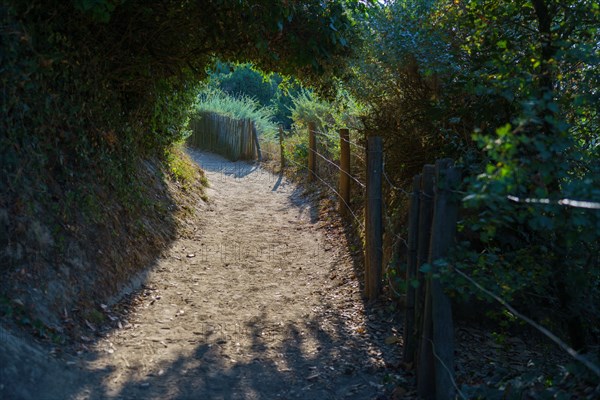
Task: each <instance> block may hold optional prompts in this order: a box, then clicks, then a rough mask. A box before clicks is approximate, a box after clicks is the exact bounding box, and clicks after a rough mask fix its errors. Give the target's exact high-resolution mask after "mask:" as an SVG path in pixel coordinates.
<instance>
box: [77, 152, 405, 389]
mask: <svg viewBox="0 0 600 400" xmlns="http://www.w3.org/2000/svg"><path fill="white" fill-rule="evenodd" d="M190 153H191V155H192V156H193V158H194V159H195V160H196V161H197V162H198V163H199V164H200V166H201V167H202V168H203V169H204V170H205V171H206V173H207V176H208V178H209V181H210V184H211V188H210V189H209V190H208V195H209V197H210V201H209V205H208V208H207V210H206V212H204V213H203V215H204V217H203V220H202V221H200V222H199V223H198V226H199V229H198V231H197V232H196V234H195V235H194V236H193V237H189V238H181V239H179V240H177V241H176V242H175V243H174V244H173V246H172V248H171V250H170V252H169V254H168V255H167V256H166V257H165V258H164V259H162V260H160V261H159V262H158V263H157V265H156V266H155V267H154V268H152V270H151V272H149V274H148V276H147V278H146V281H145V283H144V290H142V291H141V293H139V295H138V298H137V306H136V307H135V308H134V311H133V312H132V313H131V314H130V315H129V319H128V321H124V323H123V324H121V325H122V329H117V330H114V331H112V332H111V333H110V334H109V335H108V336H106V337H104V338H103V339H101V340H99V341H98V343H97V345H96V346H95V348H94V352H93V353H92V356H90V357H89V359H88V360H86V361H85V363H82V364H84V365H81V367H83V368H85V369H86V370H88V371H92V373H91V376H92V378H91V379H89V380H87V379H86V381H87V382H81V386H80V387H79V388H77V390H76V391H75V392H74V393H72V396H71V397H72V398H77V399H105V398H107V399H273V398H278V399H288V398H289V399H294V398H302V399H343V398H353V399H375V398H377V397H378V396H380V395H381V393H382V392H383V391H384V388H383V384H384V382H386V380H388V379H389V378H390V374H394V372H393V370H391V369H390V368H389V366H390V365H391V364H394V363H395V362H396V361H395V356H396V353H397V352H398V347H396V346H397V345H390V346H387V345H385V344H383V341H384V339H385V338H389V337H390V335H393V334H394V333H395V332H394V331H393V328H391V327H390V325H389V324H380V323H377V322H375V321H376V320H377V319H378V318H376V317H375V316H374V315H369V314H368V312H367V311H365V308H364V305H363V301H362V299H361V297H360V294H359V289H358V283H357V279H356V277H355V276H354V270H353V266H352V262H351V257H350V255H349V254H348V250H347V249H346V248H345V246H344V245H343V244H342V243H338V242H341V240H338V238H336V237H335V235H333V236H331V237H328V235H329V234H328V232H327V229H326V227H325V226H323V225H324V223H322V222H319V221H317V217H316V214H317V212H316V210H315V209H314V208H313V207H311V205H310V204H309V202H308V201H307V200H306V199H304V198H303V197H302V195H301V192H300V189H298V188H297V187H295V186H294V185H293V184H290V183H288V182H287V181H286V180H285V178H281V177H279V176H275V175H272V174H271V173H269V172H267V171H265V170H264V169H262V168H260V167H257V166H256V165H253V164H248V163H245V162H236V163H233V162H229V161H226V160H225V159H223V158H221V157H218V156H215V155H212V154H209V153H203V152H197V151H190ZM395 378H399V377H398V376H395Z"/></svg>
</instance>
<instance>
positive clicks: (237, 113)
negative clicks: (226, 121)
mask: <svg viewBox="0 0 600 400" xmlns="http://www.w3.org/2000/svg"><path fill="white" fill-rule="evenodd" d="M195 111H196V112H198V113H202V112H211V113H215V114H219V115H224V116H227V117H230V118H232V119H249V120H251V121H253V122H254V123H255V125H256V130H257V131H258V132H259V133H260V134H263V135H266V136H271V137H272V136H273V135H274V134H275V131H276V130H277V125H275V123H274V122H273V118H274V114H273V109H272V108H270V107H264V106H261V104H260V103H259V102H258V101H257V100H254V99H252V98H250V97H245V96H242V95H238V96H231V95H228V94H226V93H224V92H221V91H218V90H210V89H209V90H205V91H203V92H202V93H201V94H200V95H199V96H198V101H197V103H196V106H195ZM192 115H194V114H192Z"/></svg>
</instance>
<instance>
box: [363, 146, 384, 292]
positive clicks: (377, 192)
mask: <svg viewBox="0 0 600 400" xmlns="http://www.w3.org/2000/svg"><path fill="white" fill-rule="evenodd" d="M382 170H383V145H382V140H381V137H379V136H371V137H369V139H368V145H367V187H366V189H367V204H366V209H365V236H366V243H365V267H366V269H365V294H366V296H367V298H368V299H369V301H372V300H375V299H377V297H378V296H379V294H380V293H381V286H382V275H383V270H382V261H383V217H382V211H383V207H382V195H381V183H382Z"/></svg>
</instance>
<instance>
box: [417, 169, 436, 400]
mask: <svg viewBox="0 0 600 400" xmlns="http://www.w3.org/2000/svg"><path fill="white" fill-rule="evenodd" d="M434 179H435V166H434V165H430V164H427V165H425V166H424V167H423V173H422V177H421V193H420V198H419V205H420V208H419V232H418V234H417V242H418V243H417V245H418V246H417V279H418V280H419V285H418V287H417V289H416V290H415V327H416V330H417V334H416V337H417V340H418V346H417V352H418V354H417V390H418V393H419V396H420V397H421V398H432V397H433V396H434V394H435V386H434V385H435V372H434V364H433V352H432V346H431V340H432V339H433V337H432V330H433V327H432V322H431V298H430V296H429V291H428V286H429V284H428V282H429V280H428V279H425V275H424V274H423V273H422V272H421V271H420V268H421V266H422V265H423V264H425V263H427V260H428V257H429V244H430V239H431V220H432V218H433V195H434V192H433V186H434Z"/></svg>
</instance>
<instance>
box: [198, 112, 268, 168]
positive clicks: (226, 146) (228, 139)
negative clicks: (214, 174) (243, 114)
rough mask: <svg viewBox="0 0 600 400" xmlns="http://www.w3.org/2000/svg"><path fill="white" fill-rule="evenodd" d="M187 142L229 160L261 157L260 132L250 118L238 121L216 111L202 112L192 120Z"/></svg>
mask: <svg viewBox="0 0 600 400" xmlns="http://www.w3.org/2000/svg"><path fill="white" fill-rule="evenodd" d="M190 128H191V129H192V135H191V136H190V138H189V139H188V143H189V144H190V145H192V146H195V147H198V148H200V149H204V150H208V151H212V152H215V153H218V154H221V155H223V156H225V157H227V158H229V159H230V160H233V161H237V160H253V159H258V160H260V159H261V158H262V156H261V151H260V145H259V142H258V133H257V131H256V127H255V126H254V123H253V122H252V121H250V120H236V119H232V118H229V117H226V116H223V115H219V114H214V113H208V112H207V113H201V114H200V115H199V116H198V117H197V118H194V119H192V121H191V122H190Z"/></svg>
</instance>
